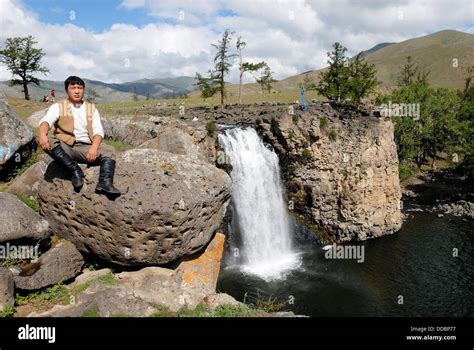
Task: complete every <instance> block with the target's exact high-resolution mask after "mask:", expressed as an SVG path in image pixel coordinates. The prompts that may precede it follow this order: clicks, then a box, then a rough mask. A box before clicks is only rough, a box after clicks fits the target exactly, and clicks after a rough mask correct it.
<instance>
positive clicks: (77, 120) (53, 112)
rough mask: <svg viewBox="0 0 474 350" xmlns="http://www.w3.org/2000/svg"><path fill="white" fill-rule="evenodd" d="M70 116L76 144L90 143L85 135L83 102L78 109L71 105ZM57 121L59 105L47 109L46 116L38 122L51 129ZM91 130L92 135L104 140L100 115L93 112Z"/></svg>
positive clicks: (84, 106)
mask: <svg viewBox="0 0 474 350" xmlns="http://www.w3.org/2000/svg"><path fill="white" fill-rule="evenodd" d="M71 109H72V115H73V117H74V136H75V137H76V142H84V143H89V144H90V143H91V140H90V139H89V134H88V133H87V114H86V103H85V102H83V103H82V104H81V106H80V107H79V108H77V107H75V106H74V104H72V108H71ZM58 119H59V103H55V104H53V105H52V106H51V107H49V109H48V112H46V115H45V116H44V117H43V118H41V120H40V121H39V124H38V126H39V125H41V123H42V122H46V123H48V125H49V127H50V128H51V127H52V126H53V125H54V123H56V121H57V120H58ZM92 130H93V133H94V135H93V136H96V135H100V136H102V138H104V129H103V127H102V123H101V121H100V114H99V111H98V110H97V108H96V110H95V112H94V115H93V116H92Z"/></svg>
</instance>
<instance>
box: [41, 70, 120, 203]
mask: <svg viewBox="0 0 474 350" xmlns="http://www.w3.org/2000/svg"><path fill="white" fill-rule="evenodd" d="M85 85H86V84H85V83H84V81H83V80H82V79H81V78H79V77H76V76H70V77H69V78H67V79H66V81H65V82H64V88H65V89H66V93H67V96H68V98H67V99H65V100H62V101H59V102H58V103H55V104H53V105H52V106H51V107H50V108H49V109H48V112H47V113H46V115H45V116H44V117H43V118H42V119H41V120H40V122H39V132H38V139H39V144H40V146H41V148H43V149H44V150H45V152H46V153H48V154H49V155H50V156H51V157H52V158H53V159H54V160H55V161H57V162H58V163H59V164H61V165H62V166H63V167H65V168H66V169H67V170H68V171H69V172H70V174H71V178H72V179H71V181H72V184H73V186H74V189H76V190H78V189H80V188H81V187H82V185H83V184H84V173H83V172H82V170H81V167H80V166H79V164H78V162H79V163H86V164H90V165H97V164H100V175H99V181H98V183H97V186H96V188H95V190H96V192H99V193H105V194H108V195H112V196H119V195H120V191H119V190H118V189H117V188H115V187H114V185H113V177H114V173H115V160H113V159H112V157H111V155H110V154H105V153H104V151H103V149H102V148H101V147H100V145H101V142H102V140H103V139H104V130H103V128H102V123H101V121H100V115H99V111H98V110H97V109H96V108H95V106H94V105H93V104H92V103H89V102H84V101H83V98H84V88H85ZM52 126H54V136H55V138H54V139H53V141H52V142H50V140H49V138H48V131H49V129H50V128H51V127H52Z"/></svg>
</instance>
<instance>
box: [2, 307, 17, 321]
mask: <svg viewBox="0 0 474 350" xmlns="http://www.w3.org/2000/svg"><path fill="white" fill-rule="evenodd" d="M14 314H15V307H14V306H11V305H5V306H4V308H3V310H2V311H1V312H0V318H5V317H13V315H14Z"/></svg>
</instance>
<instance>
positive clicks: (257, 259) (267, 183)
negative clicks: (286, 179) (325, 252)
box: [219, 128, 300, 280]
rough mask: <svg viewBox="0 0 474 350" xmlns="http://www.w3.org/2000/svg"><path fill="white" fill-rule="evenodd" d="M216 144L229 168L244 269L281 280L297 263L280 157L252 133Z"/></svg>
mask: <svg viewBox="0 0 474 350" xmlns="http://www.w3.org/2000/svg"><path fill="white" fill-rule="evenodd" d="M219 141H220V143H221V145H222V146H223V147H224V150H225V152H226V154H227V155H228V156H229V157H230V161H231V164H232V173H231V177H232V183H233V185H232V200H233V203H234V208H235V211H234V215H236V219H237V220H238V227H239V229H240V235H241V238H242V247H240V250H239V252H240V253H239V254H240V255H241V258H242V262H243V264H242V265H243V266H242V267H243V269H244V270H245V271H246V272H249V273H252V274H255V275H257V276H259V277H261V278H264V279H267V280H270V279H277V278H281V277H282V276H284V274H285V272H287V271H288V270H290V269H293V268H295V267H297V266H298V265H299V263H300V261H299V258H298V254H296V253H295V252H294V251H293V249H292V244H291V229H290V227H291V226H290V222H289V218H288V214H287V212H286V205H285V202H284V200H283V192H282V184H281V180H280V167H279V164H278V157H277V155H276V154H275V153H274V152H273V151H271V150H269V149H268V148H266V147H265V145H264V144H263V142H262V140H260V138H259V136H258V135H257V132H256V131H255V130H254V129H252V128H245V129H242V128H233V129H229V130H227V131H226V132H225V134H221V135H219Z"/></svg>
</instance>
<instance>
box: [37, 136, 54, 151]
mask: <svg viewBox="0 0 474 350" xmlns="http://www.w3.org/2000/svg"><path fill="white" fill-rule="evenodd" d="M38 141H39V144H40V146H41V148H42V149H43V150H45V151H49V149H50V148H51V145H50V144H49V138H48V136H46V135H42V136H40V137H39V140H38Z"/></svg>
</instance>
